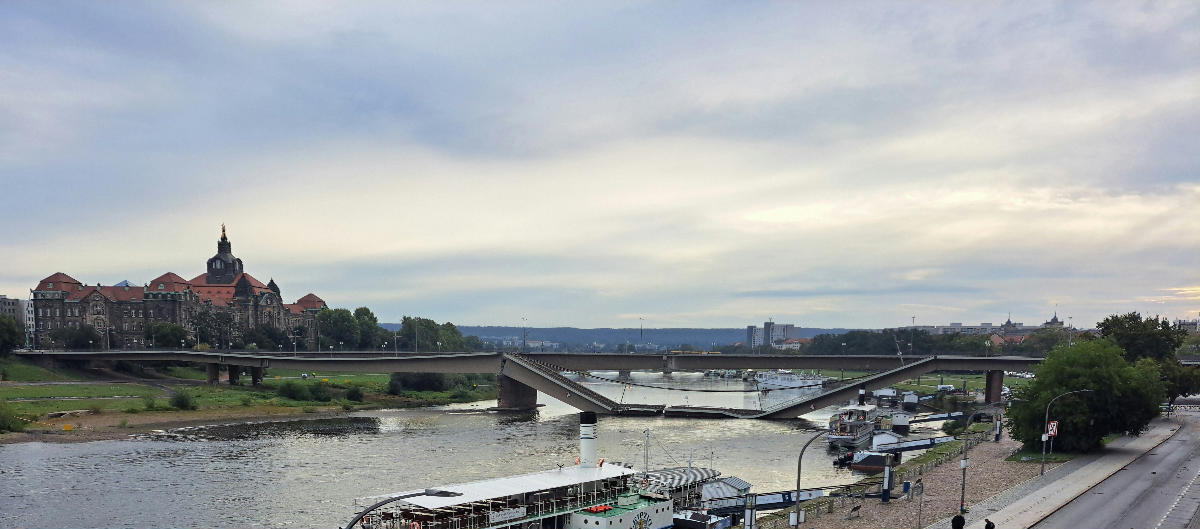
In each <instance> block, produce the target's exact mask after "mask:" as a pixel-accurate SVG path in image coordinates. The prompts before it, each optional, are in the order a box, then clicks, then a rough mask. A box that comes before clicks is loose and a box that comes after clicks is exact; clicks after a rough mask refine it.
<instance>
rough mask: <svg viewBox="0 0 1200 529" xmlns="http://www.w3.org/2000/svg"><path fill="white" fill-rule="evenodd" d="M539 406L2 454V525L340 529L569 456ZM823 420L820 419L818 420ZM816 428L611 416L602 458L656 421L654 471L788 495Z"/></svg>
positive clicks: (821, 477) (696, 378)
mask: <svg viewBox="0 0 1200 529" xmlns="http://www.w3.org/2000/svg"><path fill="white" fill-rule="evenodd" d="M614 374H615V373H614ZM633 380H634V381H638V382H641V381H646V382H649V383H652V384H657V385H668V386H671V387H681V386H688V387H701V388H705V387H706V388H713V389H721V388H726V389H732V388H739V387H740V388H745V387H746V385H745V384H744V383H743V382H741V381H740V380H729V379H711V378H709V379H706V377H702V376H700V375H698V374H692V373H676V374H674V376H672V377H670V378H667V377H663V376H662V375H659V374H653V373H634V375H633ZM587 384H588V386H589V387H591V388H593V389H595V390H596V391H599V392H601V393H603V394H605V395H606V396H609V397H610V398H612V397H614V396H615V397H618V398H619V397H620V394H621V393H622V392H624V393H625V398H626V401H627V402H631V401H632V402H639V403H655V402H658V403H663V402H665V403H673V404H683V403H690V404H692V405H704V406H732V407H751V406H748V405H747V403H748V402H749V401H748V400H747V399H753V401H754V402H755V403H757V404H761V403H762V402H766V403H768V404H767V405H769V403H771V402H774V401H775V399H789V398H795V397H794V395H796V394H798V393H799V392H801V391H805V390H786V391H778V392H774V391H773V392H771V393H768V394H758V393H754V394H751V393H738V392H728V393H720V392H711V393H689V394H688V395H686V397H684V396H681V395H680V394H679V393H681V392H674V391H669V390H663V389H654V388H642V387H636V386H634V387H624V386H625V385H624V384H620V383H608V382H588V383H587ZM789 394H790V395H789ZM539 399H540V401H541V402H542V403H543V404H545V406H543V407H541V408H539V409H538V410H536V411H533V412H528V413H516V414H497V413H492V412H487V411H485V410H486V408H488V407H490V406H494V405H495V402H494V401H493V402H478V403H470V404H461V405H453V406H446V407H443V408H435V409H405V410H385V411H373V412H363V413H357V414H355V415H354V416H353V417H349V418H338V419H316V420H307V421H283V422H266V423H255V424H250V425H222V426H213V427H205V428H188V429H181V430H175V431H170V432H165V433H163V434H162V435H159V436H151V437H147V438H142V439H138V440H131V441H103V442H94V443H82V444H65V445H64V444H44V443H24V444H18V445H6V446H0V498H2V499H0V502H2V503H3V504H4V507H5V508H4V509H0V527H96V526H106V527H135V526H172V527H246V526H262V527H289V526H299V527H312V526H325V527H337V526H339V525H341V524H343V523H345V521H346V520H347V519H348V518H349V516H350V515H351V514H352V510H353V505H352V504H353V500H354V499H355V498H358V497H365V496H372V495H379V494H387V493H390V492H395V491H400V490H406V489H414V488H423V487H426V486H433V485H438V484H448V483H458V482H464V481H472V480H478V479H484V478H490V477H497V476H503V475H510V474H515V473H522V472H532V471H537V470H544V469H546V468H552V467H553V466H554V465H555V464H556V463H563V464H571V463H573V462H574V460H575V457H576V455H577V435H578V429H577V418H576V414H575V412H576V410H574V409H573V408H570V407H569V406H567V405H565V404H563V403H561V402H559V401H556V400H554V399H551V398H549V397H546V396H544V395H539ZM635 399H636V400H635ZM753 407H757V406H753ZM827 416H828V412H825V413H823V414H814V415H813V416H812V418H814V419H815V420H816V421H818V422H822V421H823V420H824V418H825V417H827ZM810 427H811V424H809V423H807V422H806V421H801V420H794V421H748V420H732V419H730V420H698V419H683V418H675V417H662V416H657V417H603V418H601V420H600V426H599V433H600V439H599V452H600V454H601V456H602V457H605V458H606V459H607V460H608V461H627V462H631V463H634V464H635V465H636V466H637V467H638V468H641V467H642V465H643V461H642V460H643V441H644V436H643V434H642V431H643V430H644V429H646V428H650V429H651V430H652V432H653V435H652V444H651V449H650V466H651V467H652V468H659V467H666V466H678V465H687V464H688V461H689V460H692V461H694V462H695V464H697V465H706V466H713V467H714V468H717V469H718V470H720V471H722V472H723V473H725V474H727V475H736V476H739V477H741V478H743V479H746V480H748V481H750V482H751V483H753V484H754V487H755V489H754V490H757V491H772V490H782V489H788V488H791V487H793V486H794V484H795V474H794V472H795V470H794V469H795V457H796V452H797V451H798V449H799V446H800V444H802V443H803V442H804V441H806V440H807V439H808V437H809V436H810V435H813V434H812V433H810V432H809V428H810ZM829 459H830V458H829V456H828V455H826V454H824V453H823V452H822V451H820V450H809V451H808V452H807V453H806V454H805V469H806V470H805V476H806V478H805V484H806V485H818V484H834V483H849V482H852V481H854V480H855V479H857V478H856V476H855V475H853V474H852V473H850V472H848V471H842V470H836V469H834V468H833V467H832V465H831V464H830V460H829ZM809 469H811V474H810V471H809Z"/></svg>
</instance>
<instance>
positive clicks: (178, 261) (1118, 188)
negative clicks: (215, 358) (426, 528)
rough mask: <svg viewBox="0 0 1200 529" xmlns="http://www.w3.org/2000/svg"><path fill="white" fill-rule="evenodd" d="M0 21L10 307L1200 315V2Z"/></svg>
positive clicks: (477, 313) (552, 7) (453, 315)
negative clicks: (277, 293) (85, 301)
mask: <svg viewBox="0 0 1200 529" xmlns="http://www.w3.org/2000/svg"><path fill="white" fill-rule="evenodd" d="M841 4H844V3H836V2H834V3H831V2H702V1H687V2H619V1H614V2H567V3H552V2H530V3H523V2H503V3H494V2H469V1H464V2H370V1H360V2H351V3H346V2H336V3H335V2H304V1H296V2H248V1H247V2H241V1H239V2H145V3H142V2H132V1H118V2H102V3H93V2H59V1H49V2H47V1H27V2H26V1H13V2H4V3H0V206H3V208H4V211H5V212H6V215H4V218H5V227H6V229H5V230H4V231H3V235H0V256H3V266H2V267H0V294H7V295H8V296H10V297H28V295H29V289H31V288H33V287H34V286H35V284H36V283H37V282H38V280H40V279H41V278H44V277H46V276H49V275H50V274H52V273H54V272H65V273H68V274H70V275H71V276H73V277H75V278H76V279H78V280H80V281H82V282H84V283H88V284H96V283H102V284H106V285H108V284H113V283H116V282H118V281H121V280H129V281H131V282H133V283H135V284H140V283H147V282H149V281H150V280H151V279H153V278H155V277H157V276H158V275H160V274H162V273H164V272H167V271H171V272H175V273H177V274H179V275H182V276H184V277H185V278H191V277H194V276H196V275H198V274H200V273H203V272H204V263H205V261H206V260H207V259H208V258H209V257H211V256H212V255H213V254H214V253H215V252H216V240H217V238H218V236H219V233H220V226H221V224H225V225H226V226H227V227H228V233H229V237H230V240H231V241H232V243H233V253H234V254H235V255H236V256H237V257H239V258H241V259H243V261H244V262H245V265H246V271H247V272H249V273H250V274H252V275H254V276H255V277H257V278H259V279H261V280H262V281H264V282H265V281H266V280H267V279H271V278H273V279H275V281H276V282H277V283H279V285H280V286H281V288H282V290H283V297H284V298H285V301H288V302H291V301H294V300H295V299H296V298H299V297H301V296H303V295H304V294H306V293H308V292H313V293H316V294H317V295H319V296H320V297H322V298H323V299H324V300H325V301H326V302H327V303H329V305H331V306H333V307H346V308H351V309H353V308H355V307H358V306H368V307H371V308H372V309H373V310H374V311H375V313H376V314H377V315H378V316H379V318H380V320H381V321H398V320H399V319H400V317H401V316H403V315H419V316H423V317H430V318H434V319H436V320H438V321H452V322H454V323H457V324H463V325H522V324H525V325H529V326H533V327H550V326H573V327H636V326H638V325H639V324H640V325H644V326H646V327H648V328H662V327H742V326H745V325H749V324H760V325H761V322H763V321H766V320H768V319H773V320H774V321H776V322H781V323H794V324H796V325H799V326H801V327H860V328H879V327H894V326H900V325H908V324H910V323H911V322H913V321H915V322H916V323H917V324H919V325H920V324H925V325H933V324H947V323H950V322H963V323H967V324H975V323H979V322H991V323H996V324H999V323H1002V322H1003V321H1004V320H1005V319H1006V318H1008V316H1009V314H1011V315H1012V320H1013V321H1015V322H1022V323H1026V324H1038V323H1041V322H1042V321H1045V320H1047V319H1049V318H1050V317H1051V315H1053V314H1054V313H1055V312H1056V311H1057V314H1058V315H1059V317H1060V318H1061V319H1063V320H1068V318H1070V320H1069V321H1071V322H1073V323H1074V324H1075V325H1076V326H1079V327H1090V326H1093V325H1094V324H1095V322H1097V321H1099V320H1100V319H1102V318H1103V317H1105V316H1106V315H1108V314H1113V313H1121V312H1128V311H1138V312H1142V313H1144V314H1148V315H1152V314H1161V315H1164V316H1166V317H1169V318H1172V319H1174V318H1187V319H1194V318H1196V317H1197V315H1198V313H1200V267H1198V264H1200V259H1198V258H1200V158H1198V157H1197V155H1196V153H1197V152H1200V3H1196V2H1191V1H1178V2H1171V1H1163V2H1074V1H1064V2H1048V1H1031V2H936V1H935V2H896V3H893V2H854V3H849V4H848V5H841Z"/></svg>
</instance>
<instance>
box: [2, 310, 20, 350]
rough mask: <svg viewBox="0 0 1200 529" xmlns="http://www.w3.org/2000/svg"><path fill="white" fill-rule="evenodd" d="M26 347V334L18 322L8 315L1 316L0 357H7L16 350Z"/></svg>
mask: <svg viewBox="0 0 1200 529" xmlns="http://www.w3.org/2000/svg"><path fill="white" fill-rule="evenodd" d="M22 345H25V332H24V330H23V329H21V327H20V326H19V325H17V320H16V319H14V318H13V317H12V316H9V315H8V314H0V357H6V356H8V355H9V353H12V352H13V350H14V349H16V348H17V347H20V346H22Z"/></svg>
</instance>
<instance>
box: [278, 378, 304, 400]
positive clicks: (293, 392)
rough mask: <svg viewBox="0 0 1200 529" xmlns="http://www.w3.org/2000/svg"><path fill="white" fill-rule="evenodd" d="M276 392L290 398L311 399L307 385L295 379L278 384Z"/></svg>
mask: <svg viewBox="0 0 1200 529" xmlns="http://www.w3.org/2000/svg"><path fill="white" fill-rule="evenodd" d="M278 393H279V396H280V397H284V398H288V399H292V400H313V399H312V393H309V391H308V386H305V385H304V384H301V383H299V382H296V381H295V380H289V381H287V382H284V383H283V385H282V386H279V390H278Z"/></svg>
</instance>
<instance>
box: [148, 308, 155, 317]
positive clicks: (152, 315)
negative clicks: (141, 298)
mask: <svg viewBox="0 0 1200 529" xmlns="http://www.w3.org/2000/svg"><path fill="white" fill-rule="evenodd" d="M146 312H147V313H149V314H148V316H149V317H151V318H153V317H154V309H150V310H148V311H146Z"/></svg>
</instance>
